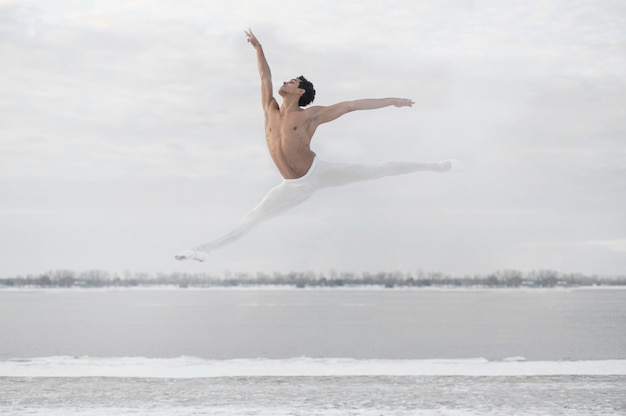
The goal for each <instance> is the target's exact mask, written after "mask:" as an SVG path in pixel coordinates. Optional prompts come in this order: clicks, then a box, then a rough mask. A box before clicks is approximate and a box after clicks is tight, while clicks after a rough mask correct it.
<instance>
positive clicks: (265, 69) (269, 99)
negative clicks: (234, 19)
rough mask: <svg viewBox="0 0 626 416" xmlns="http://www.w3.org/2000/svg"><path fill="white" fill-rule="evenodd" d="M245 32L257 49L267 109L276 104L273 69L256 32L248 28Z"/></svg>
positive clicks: (264, 104)
mask: <svg viewBox="0 0 626 416" xmlns="http://www.w3.org/2000/svg"><path fill="white" fill-rule="evenodd" d="M245 33H246V37H247V39H248V42H249V43H250V44H251V45H252V46H253V47H254V49H255V50H256V58H257V65H258V68H259V75H260V76H261V103H262V105H263V109H264V110H267V109H268V108H269V106H270V105H272V104H274V105H276V100H275V99H274V97H273V96H272V71H270V66H269V65H268V63H267V59H265V54H264V53H263V47H262V46H261V43H259V40H258V39H257V38H256V36H254V33H252V30H250V29H248V30H246V31H245Z"/></svg>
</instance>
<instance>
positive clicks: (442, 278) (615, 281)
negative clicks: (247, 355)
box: [0, 270, 626, 288]
mask: <svg viewBox="0 0 626 416" xmlns="http://www.w3.org/2000/svg"><path fill="white" fill-rule="evenodd" d="M137 286H146V287H150V286H177V287H182V288H186V287H234V286H242V287H245V286H294V287H357V286H382V287H388V288H391V287H460V288H484V287H487V288H519V287H529V288H553V287H581V286H626V276H613V277H600V276H597V275H583V274H578V273H559V272H556V271H553V270H538V271H532V272H526V273H524V272H521V271H516V270H502V271H497V272H494V273H489V274H486V275H466V276H450V275H447V274H444V273H435V272H423V271H417V272H414V273H407V272H398V271H396V272H377V273H369V272H362V273H353V272H336V271H330V272H327V273H316V272H310V271H308V272H289V273H280V272H275V273H272V274H267V273H260V272H259V273H256V274H249V273H230V272H226V273H225V274H224V275H220V276H218V275H211V274H206V273H156V274H149V273H133V272H124V273H123V274H121V275H120V274H118V273H112V272H107V271H102V270H89V271H82V272H74V271H70V270H55V271H50V272H46V273H41V274H37V275H26V276H16V277H12V278H4V279H0V287H13V288H20V287H22V288H23V287H38V288H71V287H78V288H80V287H83V288H100V287H137Z"/></svg>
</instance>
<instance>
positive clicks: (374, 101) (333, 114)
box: [307, 98, 415, 125]
mask: <svg viewBox="0 0 626 416" xmlns="http://www.w3.org/2000/svg"><path fill="white" fill-rule="evenodd" d="M413 104H415V102H414V101H413V100H411V99H409V98H365V99H362V100H354V101H344V102H341V103H337V104H333V105H329V106H325V107H324V106H315V107H311V108H309V109H308V110H307V111H310V112H312V116H311V120H312V121H313V122H314V123H315V124H316V125H319V124H323V123H328V122H329V121H333V120H335V119H337V118H339V117H341V116H343V115H344V114H347V113H349V112H352V111H357V110H375V109H377V108H383V107H389V106H395V107H411V106H413Z"/></svg>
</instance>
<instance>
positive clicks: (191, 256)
mask: <svg viewBox="0 0 626 416" xmlns="http://www.w3.org/2000/svg"><path fill="white" fill-rule="evenodd" d="M207 257H208V256H207V254H206V253H203V252H201V251H196V250H185V251H181V252H180V253H178V254H177V255H175V256H174V258H176V260H181V261H182V260H196V261H205V260H206V259H207Z"/></svg>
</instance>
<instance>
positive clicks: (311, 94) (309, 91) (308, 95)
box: [298, 75, 315, 107]
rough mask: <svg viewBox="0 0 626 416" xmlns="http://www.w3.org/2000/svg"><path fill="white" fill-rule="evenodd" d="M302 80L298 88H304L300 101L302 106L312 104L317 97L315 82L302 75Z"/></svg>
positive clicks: (300, 78)
mask: <svg viewBox="0 0 626 416" xmlns="http://www.w3.org/2000/svg"><path fill="white" fill-rule="evenodd" d="M298 79H299V80H300V85H298V88H302V89H303V90H304V94H302V95H301V96H300V100H299V101H298V105H299V106H300V107H306V106H307V105H309V104H311V103H312V102H313V100H314V99H315V88H313V84H312V83H311V81H309V80H308V79H306V78H305V77H304V76H302V75H300V76H299V77H298Z"/></svg>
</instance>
